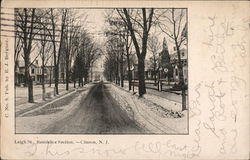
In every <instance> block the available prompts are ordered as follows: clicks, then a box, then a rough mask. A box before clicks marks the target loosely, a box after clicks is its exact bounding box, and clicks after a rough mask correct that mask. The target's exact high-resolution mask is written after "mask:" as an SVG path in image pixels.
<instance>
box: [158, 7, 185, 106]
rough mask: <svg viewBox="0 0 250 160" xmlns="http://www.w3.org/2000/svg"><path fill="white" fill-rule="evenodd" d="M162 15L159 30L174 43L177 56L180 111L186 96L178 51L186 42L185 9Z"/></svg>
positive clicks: (173, 10)
mask: <svg viewBox="0 0 250 160" xmlns="http://www.w3.org/2000/svg"><path fill="white" fill-rule="evenodd" d="M159 14H162V15H163V16H161V20H160V21H159V27H160V29H161V30H162V31H163V32H164V33H165V34H166V35H167V36H168V37H169V38H170V39H171V40H172V41H173V42H174V44H175V47H176V51H177V56H178V71H179V86H181V88H182V110H186V95H185V83H184V77H183V64H182V61H181V53H180V49H181V46H182V44H183V43H184V41H186V36H185V35H186V34H183V30H186V27H187V25H186V23H187V19H186V9H174V8H173V9H169V10H167V12H164V13H159Z"/></svg>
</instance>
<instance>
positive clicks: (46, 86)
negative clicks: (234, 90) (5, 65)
mask: <svg viewBox="0 0 250 160" xmlns="http://www.w3.org/2000/svg"><path fill="white" fill-rule="evenodd" d="M4 21H14V31H13V30H11V29H10V30H8V29H6V30H5V32H14V35H15V36H14V39H15V47H14V52H15V53H14V64H13V65H14V67H13V68H14V82H13V83H14V85H15V133H16V134H160V135H161V134H162V135H168V134H170V135H171V134H175V135H179V134H180V135H185V134H188V133H189V125H188V124H189V118H188V113H189V112H188V110H189V106H188V10H187V8H15V9H14V19H12V20H11V19H3V20H2V22H3V23H4ZM9 27H12V28H13V26H9ZM5 28H8V26H5Z"/></svg>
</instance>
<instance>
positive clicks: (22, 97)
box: [15, 84, 76, 116]
mask: <svg viewBox="0 0 250 160" xmlns="http://www.w3.org/2000/svg"><path fill="white" fill-rule="evenodd" d="M46 86H47V85H46ZM75 90H76V89H74V88H73V84H70V87H69V90H68V91H66V90H65V85H64V84H60V85H59V95H56V96H55V97H54V87H53V86H51V87H47V88H46V94H47V93H50V94H51V97H50V98H46V101H43V100H42V93H41V92H42V88H41V85H35V86H34V88H33V94H34V101H35V102H34V103H29V102H27V99H28V98H27V95H28V89H27V88H24V87H17V88H16V99H15V103H16V105H15V112H16V116H19V115H20V114H22V113H25V112H27V111H29V110H33V109H35V108H37V107H39V106H41V105H44V104H46V103H48V102H51V101H53V100H55V99H58V98H60V97H62V96H64V95H66V94H69V93H71V92H73V91H75Z"/></svg>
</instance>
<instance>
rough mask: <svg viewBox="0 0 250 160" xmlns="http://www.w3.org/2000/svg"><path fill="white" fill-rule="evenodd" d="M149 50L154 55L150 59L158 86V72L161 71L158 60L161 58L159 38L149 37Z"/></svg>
mask: <svg viewBox="0 0 250 160" xmlns="http://www.w3.org/2000/svg"><path fill="white" fill-rule="evenodd" d="M148 50H149V51H150V52H151V53H152V56H151V57H150V63H151V65H152V68H153V76H154V82H155V83H154V85H156V84H157V72H158V70H159V65H158V58H159V51H160V43H159V40H158V38H157V37H156V36H155V35H153V36H150V37H149V40H148Z"/></svg>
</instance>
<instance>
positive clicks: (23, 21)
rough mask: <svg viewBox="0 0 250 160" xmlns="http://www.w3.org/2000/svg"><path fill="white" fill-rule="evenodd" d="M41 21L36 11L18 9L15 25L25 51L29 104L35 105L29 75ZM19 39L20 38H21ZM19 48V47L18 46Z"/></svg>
mask: <svg viewBox="0 0 250 160" xmlns="http://www.w3.org/2000/svg"><path fill="white" fill-rule="evenodd" d="M39 19H40V17H39V16H38V15H36V9H34V8H33V9H27V8H24V9H16V19H15V25H16V28H17V31H16V32H17V33H18V34H19V35H20V37H21V42H22V46H21V48H22V49H23V59H24V64H25V84H26V85H28V102H30V103H33V102H34V98H33V82H32V78H31V76H30V73H29V68H30V65H31V64H32V62H30V55H31V52H32V47H33V43H32V42H33V39H34V37H35V35H36V34H37V33H38V32H39V30H37V21H38V20H39ZM20 37H19V38H20ZM16 47H17V46H16ZM16 49H17V50H16V52H15V54H16V58H18V55H17V54H19V53H18V52H19V51H18V47H17V48H16Z"/></svg>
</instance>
